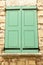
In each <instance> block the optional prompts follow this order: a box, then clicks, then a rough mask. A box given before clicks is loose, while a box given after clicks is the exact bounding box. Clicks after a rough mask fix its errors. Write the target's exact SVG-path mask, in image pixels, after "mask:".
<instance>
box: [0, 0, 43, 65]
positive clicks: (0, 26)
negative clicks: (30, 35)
mask: <svg viewBox="0 0 43 65" xmlns="http://www.w3.org/2000/svg"><path fill="white" fill-rule="evenodd" d="M8 1H9V3H8V2H7V0H6V2H5V0H0V54H1V53H3V48H4V32H5V7H6V4H7V6H14V5H15V4H16V5H18V4H19V5H21V4H23V5H33V4H34V5H36V4H37V7H38V37H39V48H40V52H41V53H43V0H37V3H36V0H34V2H33V1H32V0H30V1H32V2H31V3H29V2H27V0H24V3H23V0H22V3H20V0H19V1H17V0H13V1H12V0H11V2H10V0H8ZM28 1H29V0H28ZM12 4H13V5H12ZM7 60H8V58H6V60H5V59H4V58H3V57H0V65H4V64H5V65H12V62H13V65H43V54H42V56H41V57H33V56H31V57H28V58H27V57H22V58H19V57H17V58H12V60H11V58H10V57H9V60H8V61H7ZM10 62H11V63H10ZM15 62H16V63H15ZM9 63H10V64H9Z"/></svg>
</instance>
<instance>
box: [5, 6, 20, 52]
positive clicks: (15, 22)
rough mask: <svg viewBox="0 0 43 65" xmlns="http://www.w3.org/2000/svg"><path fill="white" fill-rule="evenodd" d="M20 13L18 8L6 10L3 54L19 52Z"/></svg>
mask: <svg viewBox="0 0 43 65" xmlns="http://www.w3.org/2000/svg"><path fill="white" fill-rule="evenodd" d="M20 43H21V11H20V7H7V8H6V32H5V52H9V53H10V52H20V51H21V50H20Z"/></svg>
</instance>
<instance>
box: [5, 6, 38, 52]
mask: <svg viewBox="0 0 43 65" xmlns="http://www.w3.org/2000/svg"><path fill="white" fill-rule="evenodd" d="M5 52H7V53H34V52H38V32H37V10H36V6H25V7H24V6H20V7H19V6H15V7H7V8H6V31H5Z"/></svg>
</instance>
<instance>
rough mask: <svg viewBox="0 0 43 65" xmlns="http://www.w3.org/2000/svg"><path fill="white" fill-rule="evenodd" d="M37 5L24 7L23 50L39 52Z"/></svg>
mask: <svg viewBox="0 0 43 65" xmlns="http://www.w3.org/2000/svg"><path fill="white" fill-rule="evenodd" d="M37 34H38V33H37V10H36V7H28V6H27V7H22V49H23V50H22V52H38V49H37V48H38V35H37Z"/></svg>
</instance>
